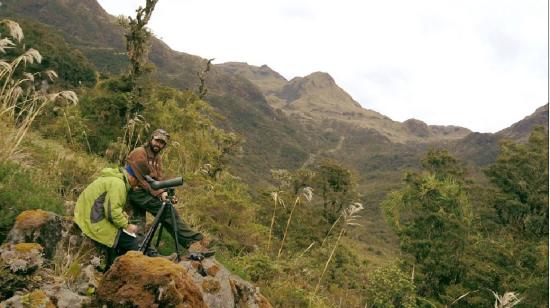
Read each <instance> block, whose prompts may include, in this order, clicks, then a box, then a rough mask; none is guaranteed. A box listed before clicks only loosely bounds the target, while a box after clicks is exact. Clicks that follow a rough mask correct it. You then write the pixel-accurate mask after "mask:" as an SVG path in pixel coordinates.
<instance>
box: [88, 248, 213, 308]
mask: <svg viewBox="0 0 550 308" xmlns="http://www.w3.org/2000/svg"><path fill="white" fill-rule="evenodd" d="M97 295H98V301H100V302H101V303H100V304H107V306H109V307H111V306H113V307H122V306H125V305H126V306H139V307H149V306H160V307H168V306H170V307H173V306H178V305H189V306H191V307H205V303H204V301H203V299H202V295H201V293H200V290H199V288H198V286H197V285H195V284H194V282H193V281H192V279H191V278H190V277H188V275H187V273H186V271H185V270H184V269H183V268H182V267H181V266H178V265H177V264H174V263H172V262H170V261H168V260H166V259H163V258H150V257H146V256H144V255H142V254H141V253H139V252H128V253H127V254H126V255H124V256H121V257H119V258H117V259H116V261H115V263H114V264H113V265H112V267H111V269H110V270H109V271H108V272H107V273H106V275H105V276H104V278H103V279H102V281H101V284H100V285H99V288H98V290H97Z"/></svg>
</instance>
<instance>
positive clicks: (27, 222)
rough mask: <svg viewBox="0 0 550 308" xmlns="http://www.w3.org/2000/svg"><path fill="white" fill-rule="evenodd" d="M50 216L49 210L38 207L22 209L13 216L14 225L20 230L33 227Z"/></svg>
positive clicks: (39, 224) (36, 226) (42, 222)
mask: <svg viewBox="0 0 550 308" xmlns="http://www.w3.org/2000/svg"><path fill="white" fill-rule="evenodd" d="M50 217H51V213H50V212H46V211H43V210H40V209H38V210H28V211H23V212H22V213H21V214H19V216H17V218H15V227H16V228H19V229H22V230H28V229H35V228H38V227H40V226H41V225H43V224H44V223H46V222H47V221H48V220H49V218H50Z"/></svg>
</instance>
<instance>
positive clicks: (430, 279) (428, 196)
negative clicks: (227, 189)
mask: <svg viewBox="0 0 550 308" xmlns="http://www.w3.org/2000/svg"><path fill="white" fill-rule="evenodd" d="M431 159H432V161H440V160H439V159H436V160H434V159H433V157H432V158H431ZM429 170H430V169H429ZM432 170H433V169H432ZM405 185H406V186H405V188H403V189H402V190H401V191H399V192H397V193H393V194H392V195H390V196H389V197H388V198H387V199H386V201H384V203H383V205H382V206H383V208H384V211H385V213H386V216H387V217H388V219H389V220H390V224H391V225H392V226H394V228H395V230H396V231H397V234H398V236H399V237H400V240H401V249H402V250H403V251H405V252H407V253H410V254H411V255H412V256H413V257H414V259H415V264H416V265H417V266H418V267H417V268H418V277H419V279H418V281H419V282H418V284H417V286H418V291H419V294H420V295H422V296H435V297H438V296H440V295H441V294H443V292H444V289H445V287H447V286H449V285H452V284H456V283H458V282H460V281H462V277H463V276H464V272H465V270H466V269H465V267H464V262H463V260H462V258H463V254H464V248H465V246H466V245H467V235H468V228H469V223H470V219H471V209H470V204H469V201H468V198H467V196H466V192H465V189H464V187H463V186H462V185H461V184H460V183H459V182H456V181H455V180H454V179H453V177H452V176H451V175H450V174H444V175H443V174H442V175H440V176H436V174H431V173H428V174H423V175H418V174H411V173H409V174H407V176H406V178H405Z"/></svg>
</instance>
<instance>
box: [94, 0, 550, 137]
mask: <svg viewBox="0 0 550 308" xmlns="http://www.w3.org/2000/svg"><path fill="white" fill-rule="evenodd" d="M99 2H100V4H101V5H102V6H103V7H104V8H106V10H107V11H108V12H110V13H111V14H115V15H117V14H126V15H128V14H134V11H135V9H136V8H137V7H138V6H139V5H143V4H144V3H145V1H143V0H142V1H136V0H117V1H107V0H100V1H99ZM547 12H548V2H547V0H524V1H517V0H476V1H474V0H463V1H451V0H419V1H407V0H386V1H367V0H365V1H352V0H340V1H329V0H320V1H311V0H301V1H291V0H284V1H254V0H234V1H221V0H202V1H199V0H188V1H176V0H161V1H159V2H158V5H157V8H156V10H155V12H154V14H153V18H152V20H151V24H150V25H151V27H152V29H153V31H154V32H155V33H156V34H157V35H158V36H159V37H161V38H162V39H163V40H165V41H166V42H167V43H168V44H169V45H170V46H171V47H172V48H174V49H176V50H180V51H184V52H187V53H191V54H195V55H199V56H201V57H204V58H216V63H220V62H225V61H242V62H248V63H249V64H252V65H262V64H267V65H269V66H270V67H271V68H273V69H274V70H276V71H278V72H279V73H281V74H282V75H283V76H285V77H286V78H287V79H291V78H293V77H295V76H305V75H308V74H310V73H312V72H314V71H324V72H328V73H330V74H331V75H332V76H333V77H334V79H335V80H336V82H337V83H338V84H339V85H340V86H341V87H342V88H343V89H344V90H346V91H347V92H348V93H350V95H352V97H354V99H356V100H357V101H358V102H359V103H361V104H362V105H363V106H364V107H365V108H369V109H374V110H376V111H379V112H381V113H383V114H385V115H387V116H389V117H391V118H393V119H395V120H399V121H404V120H406V119H408V118H412V117H414V118H417V119H421V120H423V121H425V122H427V123H428V124H449V125H450V124H453V125H460V126H465V127H468V128H470V129H472V130H475V131H481V132H495V131H498V130H500V129H502V128H505V127H507V126H509V125H511V124H512V123H514V122H516V121H518V120H521V119H522V118H523V117H524V116H526V115H528V114H530V113H531V112H533V111H534V110H535V108H537V107H539V106H541V105H543V104H545V103H546V102H547V101H548V77H547V76H548V70H547V69H548V47H547V46H548V45H547V40H548V28H547V25H548V15H547Z"/></svg>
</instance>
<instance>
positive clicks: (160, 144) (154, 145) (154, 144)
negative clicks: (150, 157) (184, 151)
mask: <svg viewBox="0 0 550 308" xmlns="http://www.w3.org/2000/svg"><path fill="white" fill-rule="evenodd" d="M165 146H166V142H164V140H161V139H153V140H151V150H153V152H154V153H159V152H160V151H161V150H162V149H164V147H165Z"/></svg>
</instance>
